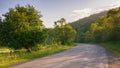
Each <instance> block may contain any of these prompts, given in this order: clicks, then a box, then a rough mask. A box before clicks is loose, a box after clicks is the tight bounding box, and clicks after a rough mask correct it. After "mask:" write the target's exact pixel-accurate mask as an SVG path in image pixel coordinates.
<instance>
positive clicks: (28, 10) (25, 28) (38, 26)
mask: <svg viewBox="0 0 120 68" xmlns="http://www.w3.org/2000/svg"><path fill="white" fill-rule="evenodd" d="M4 17H5V19H4V21H3V23H0V26H2V27H1V30H0V33H1V34H0V36H1V38H0V40H1V41H2V43H3V45H6V46H8V47H10V48H13V49H20V48H26V49H27V50H28V51H30V49H31V48H32V47H34V46H35V45H36V44H39V43H42V42H43V41H44V40H45V35H46V34H45V35H44V33H45V32H44V26H43V24H42V21H41V19H40V18H41V14H40V13H39V12H38V11H37V10H35V8H34V7H33V6H30V5H27V6H26V7H23V6H20V5H17V6H16V7H15V8H10V9H9V12H7V13H6V14H4Z"/></svg>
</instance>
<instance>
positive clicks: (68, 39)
mask: <svg viewBox="0 0 120 68" xmlns="http://www.w3.org/2000/svg"><path fill="white" fill-rule="evenodd" d="M56 23H60V25H59V24H58V25H57V26H55V28H54V29H53V30H54V31H53V37H54V39H55V41H56V42H58V43H60V44H62V45H65V44H72V43H73V42H74V39H75V35H76V31H75V30H74V29H73V28H72V27H71V26H70V25H68V24H66V20H65V19H64V18H61V19H60V20H58V21H57V22H56Z"/></svg>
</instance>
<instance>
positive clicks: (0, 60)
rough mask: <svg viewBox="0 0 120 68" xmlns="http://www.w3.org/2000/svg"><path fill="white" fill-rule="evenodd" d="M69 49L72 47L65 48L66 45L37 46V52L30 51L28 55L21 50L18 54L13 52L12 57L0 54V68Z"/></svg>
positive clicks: (7, 54)
mask: <svg viewBox="0 0 120 68" xmlns="http://www.w3.org/2000/svg"><path fill="white" fill-rule="evenodd" d="M71 47H73V46H67V45H64V46H62V45H51V46H41V45H39V46H38V48H39V50H37V51H32V52H31V53H28V52H25V51H22V50H20V52H14V53H13V54H12V55H10V54H9V53H0V68H4V67H6V66H8V65H11V64H15V63H19V62H24V61H28V60H31V59H34V58H40V57H44V56H48V55H51V54H54V53H58V52H61V51H63V50H66V49H69V48H71ZM0 49H1V48H0Z"/></svg>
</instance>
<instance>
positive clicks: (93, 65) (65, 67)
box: [8, 44, 109, 68]
mask: <svg viewBox="0 0 120 68" xmlns="http://www.w3.org/2000/svg"><path fill="white" fill-rule="evenodd" d="M8 68H109V66H108V57H107V53H106V50H105V49H104V48H103V47H101V46H98V45H92V44H78V45H77V46H75V47H73V48H71V49H68V50H66V51H63V52H61V53H57V54H54V55H51V56H47V57H43V58H38V59H35V60H32V61H29V62H26V63H22V64H18V65H13V66H10V67H8Z"/></svg>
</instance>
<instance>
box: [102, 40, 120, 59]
mask: <svg viewBox="0 0 120 68" xmlns="http://www.w3.org/2000/svg"><path fill="white" fill-rule="evenodd" d="M101 45H102V46H103V47H105V48H106V49H107V50H110V51H111V52H112V53H113V54H114V55H115V56H116V57H118V58H120V41H119V42H107V43H101Z"/></svg>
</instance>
